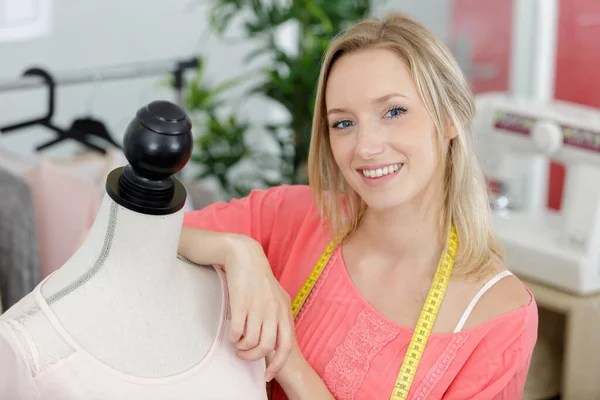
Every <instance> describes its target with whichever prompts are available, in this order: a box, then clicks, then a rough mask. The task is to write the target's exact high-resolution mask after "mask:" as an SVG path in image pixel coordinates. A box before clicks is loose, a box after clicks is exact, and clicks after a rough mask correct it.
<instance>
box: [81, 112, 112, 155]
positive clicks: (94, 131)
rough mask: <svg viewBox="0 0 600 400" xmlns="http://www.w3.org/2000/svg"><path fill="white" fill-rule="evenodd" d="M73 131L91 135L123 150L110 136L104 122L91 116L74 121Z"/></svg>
mask: <svg viewBox="0 0 600 400" xmlns="http://www.w3.org/2000/svg"><path fill="white" fill-rule="evenodd" d="M71 130H73V131H77V132H81V133H82V134H84V135H89V136H94V137H97V138H100V139H102V140H105V141H106V142H108V143H110V144H111V145H113V146H115V147H116V148H118V149H121V150H122V149H123V148H122V147H121V145H120V144H118V143H117V142H116V141H115V140H114V139H113V138H112V136H110V133H109V132H108V128H107V127H106V125H105V124H104V122H102V121H100V120H98V119H96V118H93V117H91V116H88V117H84V118H77V119H76V120H75V121H73V124H72V125H71Z"/></svg>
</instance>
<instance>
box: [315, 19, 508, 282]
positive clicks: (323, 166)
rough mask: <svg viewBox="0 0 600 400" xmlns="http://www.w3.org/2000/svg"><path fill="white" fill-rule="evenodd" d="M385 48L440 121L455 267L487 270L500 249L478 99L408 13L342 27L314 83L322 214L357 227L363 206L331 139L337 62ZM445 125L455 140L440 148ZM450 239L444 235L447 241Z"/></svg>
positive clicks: (444, 223) (338, 228) (444, 224)
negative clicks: (478, 145) (483, 161)
mask: <svg viewBox="0 0 600 400" xmlns="http://www.w3.org/2000/svg"><path fill="white" fill-rule="evenodd" d="M372 48H383V49H388V50H391V51H393V52H395V53H396V54H398V55H399V56H400V57H401V58H402V59H403V60H404V62H406V64H407V66H408V68H409V71H410V73H411V76H412V79H413V80H414V82H415V85H416V87H417V89H418V91H419V94H420V96H421V98H422V100H423V102H424V104H425V106H426V107H427V110H428V111H429V114H430V116H431V118H432V120H433V122H434V123H435V126H436V128H437V132H438V144H439V153H438V154H440V157H441V163H442V164H441V165H445V172H444V182H445V188H444V196H445V198H444V207H443V215H442V218H441V220H440V231H441V232H449V229H450V222H451V221H452V222H453V223H454V226H455V227H456V231H457V233H458V237H459V249H458V252H457V256H456V260H455V269H454V272H455V273H457V274H463V275H467V274H468V275H471V274H479V273H484V272H487V270H488V267H489V266H490V265H491V264H492V262H493V259H494V256H496V257H498V258H499V259H500V260H501V259H502V255H503V254H502V253H503V252H502V249H501V246H500V244H499V242H498V240H497V239H496V237H495V235H494V232H493V230H492V222H491V215H490V210H489V203H488V194H487V189H486V183H485V179H484V176H483V173H482V171H481V168H480V166H479V162H478V160H477V157H476V154H475V149H474V143H473V142H474V131H473V126H472V124H473V119H474V115H475V104H474V100H473V96H472V93H471V91H470V89H469V86H468V84H467V82H466V80H465V78H464V76H463V74H462V72H461V70H460V67H459V66H458V64H457V63H456V61H455V59H454V57H453V56H452V54H451V53H450V51H449V50H448V49H447V48H446V46H444V45H443V43H441V41H440V40H439V39H437V38H436V37H435V36H434V35H433V34H432V33H431V32H430V31H429V30H428V29H426V28H425V27H424V26H423V25H422V24H420V23H419V22H417V21H416V20H414V19H413V18H411V17H408V16H406V15H403V14H400V13H393V14H389V15H388V16H386V17H385V18H384V19H382V20H381V21H380V20H375V19H367V20H363V21H361V22H358V23H357V24H356V25H354V26H352V27H350V28H349V29H348V30H346V31H345V32H342V33H341V34H340V35H338V37H336V38H335V40H334V41H333V42H332V43H331V45H330V46H329V48H328V50H327V53H326V54H325V56H324V60H323V64H322V67H321V73H320V77H319V83H318V88H317V95H316V103H315V112H314V119H313V126H312V137H311V144H310V151H309V157H308V175H309V183H310V186H311V189H312V192H313V195H314V197H315V202H316V204H317V205H318V207H319V209H320V210H321V213H322V216H323V218H324V220H325V221H327V222H328V223H329V225H330V227H331V228H332V230H333V232H334V234H335V235H339V234H340V233H342V232H344V230H345V229H347V230H348V231H347V235H346V237H347V236H349V234H351V233H352V232H353V231H354V230H355V229H356V227H357V225H358V223H359V221H360V216H361V215H362V212H363V211H364V209H365V208H366V205H365V204H364V202H363V201H362V199H361V198H360V196H359V195H358V194H357V193H356V192H355V191H354V190H353V189H351V187H350V186H349V185H348V183H347V182H346V181H345V179H344V177H343V176H342V173H341V171H340V170H339V168H338V167H337V165H336V163H335V160H334V158H333V154H332V151H331V147H330V143H329V138H328V134H329V129H328V123H327V110H326V104H325V89H326V84H327V79H328V76H329V72H330V70H331V67H332V65H333V63H334V62H335V61H336V60H337V59H338V58H339V57H341V56H343V55H344V54H348V53H352V52H355V51H359V50H363V49H372ZM448 126H452V127H454V129H455V130H456V134H457V135H456V137H454V138H453V139H452V140H451V141H450V144H449V146H448V149H447V151H443V147H442V146H443V143H444V140H443V138H444V135H445V133H446V129H447V127H448ZM445 238H446V236H444V237H443V239H444V240H445Z"/></svg>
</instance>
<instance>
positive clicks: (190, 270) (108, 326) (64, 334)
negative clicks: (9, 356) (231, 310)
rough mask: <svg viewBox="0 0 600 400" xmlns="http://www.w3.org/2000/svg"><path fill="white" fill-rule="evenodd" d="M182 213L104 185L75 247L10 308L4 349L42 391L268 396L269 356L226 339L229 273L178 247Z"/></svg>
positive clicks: (1, 328)
mask: <svg viewBox="0 0 600 400" xmlns="http://www.w3.org/2000/svg"><path fill="white" fill-rule="evenodd" d="M182 220H183V212H182V211H180V212H177V213H175V214H171V215H166V216H160V217H157V216H148V215H143V214H139V213H135V212H132V211H130V210H127V209H124V208H123V207H121V206H118V205H117V204H116V203H114V201H113V200H112V199H110V198H109V197H108V196H105V199H104V200H103V202H102V206H101V209H100V211H99V214H98V217H97V219H96V221H95V223H94V226H93V227H92V229H91V230H90V232H89V234H88V236H87V237H86V240H85V241H84V243H83V244H82V246H81V247H80V248H79V249H78V250H77V252H76V253H75V254H74V255H73V257H72V258H71V259H70V260H69V261H68V262H67V263H66V264H65V265H64V266H63V267H62V268H60V269H59V270H57V271H56V272H54V273H53V274H52V275H50V276H49V277H48V278H47V279H46V280H45V281H44V282H42V283H41V284H40V285H39V286H38V287H37V288H36V289H35V291H33V292H32V293H31V294H29V295H28V296H27V297H25V298H24V299H23V300H22V301H21V302H19V303H17V304H16V305H15V306H13V307H12V308H11V309H10V310H8V311H7V312H6V313H5V314H3V315H2V317H1V318H0V358H2V352H3V351H7V350H6V349H5V348H6V347H7V345H6V342H7V341H8V343H9V347H11V348H13V349H14V348H16V349H17V350H18V351H17V352H16V354H20V355H21V356H22V358H23V359H24V361H25V364H26V365H27V366H28V368H29V372H30V373H31V377H32V382H34V383H35V385H37V386H38V390H39V391H40V397H35V398H36V399H38V398H39V399H54V398H60V399H61V400H63V399H64V400H71V399H73V400H75V399H82V398H102V399H115V400H116V399H124V398H127V399H131V400H137V399H144V400H146V399H147V400H154V399H165V400H166V399H175V398H176V399H181V400H185V399H195V400H196V399H206V400H209V399H210V400H217V399H232V398H244V399H260V400H263V399H266V393H265V381H264V371H265V362H264V361H263V360H261V361H257V362H246V361H243V360H241V359H239V358H238V357H237V356H236V349H235V346H233V345H232V344H230V342H229V340H228V331H229V319H228V295H227V285H226V280H225V279H226V278H225V276H224V274H223V273H222V272H221V271H219V270H218V269H215V268H212V267H207V266H197V265H192V264H191V263H189V262H187V261H186V260H183V259H181V258H178V257H177V256H176V251H177V246H178V241H179V232H180V229H181V225H182ZM7 327H8V328H7ZM2 338H4V339H5V340H4V342H3V341H2ZM3 345H4V346H3ZM0 365H2V362H1V361H0ZM6 372H9V373H10V371H1V373H2V374H5V373H6ZM5 376H6V375H5ZM9 377H10V375H9ZM18 379H19V377H15V379H14V380H18ZM7 381H8V379H7ZM8 384H10V383H8ZM17 384H18V383H17V382H15V383H13V385H17ZM61 387H62V389H61ZM15 390H17V389H15ZM61 390H62V391H61ZM44 391H45V392H44Z"/></svg>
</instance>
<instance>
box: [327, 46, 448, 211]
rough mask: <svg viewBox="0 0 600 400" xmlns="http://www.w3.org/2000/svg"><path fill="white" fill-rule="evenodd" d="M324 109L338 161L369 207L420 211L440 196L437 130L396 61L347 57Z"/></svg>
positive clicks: (335, 70)
mask: <svg viewBox="0 0 600 400" xmlns="http://www.w3.org/2000/svg"><path fill="white" fill-rule="evenodd" d="M325 102H326V108H327V120H328V126H329V140H330V145H331V150H332V152H333V156H334V159H335V161H336V163H337V165H338V167H339V168H340V171H341V172H342V174H343V176H344V178H345V179H346V181H347V182H348V184H349V185H350V186H351V187H352V189H354V190H355V191H356V192H357V193H358V194H359V196H360V197H361V198H362V199H363V200H364V201H365V203H366V204H367V206H368V207H370V208H372V209H378V210H384V209H392V208H397V207H400V206H403V205H406V204H408V203H414V204H415V205H417V203H421V202H422V201H423V200H425V198H426V197H425V196H426V195H428V194H431V195H433V194H434V193H435V192H437V191H438V190H441V189H442V187H441V185H442V179H441V176H442V175H441V174H440V173H439V172H440V170H439V166H440V157H439V154H438V143H437V130H436V127H435V125H434V122H433V120H432V119H431V117H430V115H429V113H428V111H427V109H426V107H425V104H424V103H423V101H422V99H421V96H420V95H419V92H418V90H417V87H416V86H415V84H414V82H413V80H412V78H411V76H410V73H409V70H408V67H407V65H406V64H405V63H404V61H403V60H402V59H401V58H400V57H399V56H398V55H397V54H395V53H394V52H392V51H390V50H386V49H368V50H361V51H357V52H354V53H350V54H346V55H343V56H342V57H341V58H339V59H338V60H337V61H336V62H335V63H334V65H333V67H332V69H331V71H330V74H329V78H328V80H327V86H326V93H325Z"/></svg>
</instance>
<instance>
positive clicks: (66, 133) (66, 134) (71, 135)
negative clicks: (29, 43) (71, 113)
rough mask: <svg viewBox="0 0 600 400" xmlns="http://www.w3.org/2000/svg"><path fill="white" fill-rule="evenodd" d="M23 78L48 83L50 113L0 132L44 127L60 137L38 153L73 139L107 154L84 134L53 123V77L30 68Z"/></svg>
mask: <svg viewBox="0 0 600 400" xmlns="http://www.w3.org/2000/svg"><path fill="white" fill-rule="evenodd" d="M23 76H40V77H42V79H44V82H45V83H46V86H47V87H48V111H47V112H46V115H44V116H42V117H39V118H34V119H32V120H29V121H23V122H19V123H16V124H12V125H8V126H4V127H0V132H2V133H8V132H14V131H16V130H18V129H22V128H26V127H28V126H34V125H42V126H45V127H46V128H48V129H50V130H52V131H54V132H55V133H56V134H57V135H58V137H57V138H56V139H53V140H51V141H49V142H47V143H44V144H42V145H40V146H38V147H36V150H37V151H41V150H44V149H47V148H48V147H51V146H54V145H56V144H57V143H60V142H62V141H64V140H66V139H72V140H75V141H77V142H79V143H81V144H82V145H84V146H86V147H88V148H90V149H92V150H94V151H97V152H100V153H102V154H106V150H105V149H103V148H102V147H100V146H97V145H95V144H94V143H90V142H89V141H88V140H86V137H85V135H84V134H82V133H81V132H79V131H77V130H73V129H69V130H64V129H62V128H59V127H58V126H56V125H54V124H53V123H52V117H53V116H54V107H55V92H56V84H55V82H54V79H52V76H51V75H50V74H49V73H48V72H47V71H45V70H44V69H42V68H30V69H28V70H27V71H25V72H24V73H23Z"/></svg>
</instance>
